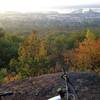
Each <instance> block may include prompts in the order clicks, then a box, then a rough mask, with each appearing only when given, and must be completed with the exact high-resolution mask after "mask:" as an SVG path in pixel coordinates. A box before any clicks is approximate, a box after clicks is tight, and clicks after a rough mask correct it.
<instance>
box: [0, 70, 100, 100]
mask: <svg viewBox="0 0 100 100" xmlns="http://www.w3.org/2000/svg"><path fill="white" fill-rule="evenodd" d="M61 75H62V73H57V74H47V75H42V76H39V77H34V78H27V79H25V80H20V81H14V82H11V83H8V84H3V85H1V86H0V92H5V91H13V93H14V94H13V95H11V96H5V97H2V100H47V99H48V98H51V97H53V96H56V95H57V92H56V91H57V89H58V88H60V87H64V86H65V85H64V80H63V79H61ZM69 80H70V82H71V83H72V84H73V86H74V88H75V90H76V91H77V94H78V95H79V97H80V100H100V76H97V75H95V74H93V73H85V72H84V73H74V72H73V73H69ZM69 86H70V85H69Z"/></svg>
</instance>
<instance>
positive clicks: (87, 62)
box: [75, 31, 100, 71]
mask: <svg viewBox="0 0 100 100" xmlns="http://www.w3.org/2000/svg"><path fill="white" fill-rule="evenodd" d="M75 54H76V56H75V57H76V59H77V66H79V67H78V68H80V69H82V70H84V69H87V70H92V71H95V70H96V69H97V68H99V67H100V39H98V40H95V35H94V34H93V33H92V32H90V31H87V34H86V39H85V40H84V41H83V42H82V43H80V44H79V48H77V49H75Z"/></svg>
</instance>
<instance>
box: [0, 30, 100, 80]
mask: <svg viewBox="0 0 100 100" xmlns="http://www.w3.org/2000/svg"><path fill="white" fill-rule="evenodd" d="M0 32H1V33H0V82H10V81H13V80H20V79H24V78H27V77H30V76H32V77H34V76H39V75H42V74H48V73H56V72H61V71H62V66H65V68H66V70H67V69H69V71H89V72H91V71H92V72H95V73H97V74H100V37H99V35H100V33H96V32H92V31H91V30H89V29H86V30H84V31H83V32H77V33H76V32H72V33H70V34H66V33H65V32H64V33H63V32H60V33H55V34H52V33H51V34H48V35H43V36H40V35H39V34H38V33H37V32H35V31H33V32H32V33H31V34H27V35H20V34H19V35H18V34H10V33H5V31H4V30H3V29H2V28H1V29H0Z"/></svg>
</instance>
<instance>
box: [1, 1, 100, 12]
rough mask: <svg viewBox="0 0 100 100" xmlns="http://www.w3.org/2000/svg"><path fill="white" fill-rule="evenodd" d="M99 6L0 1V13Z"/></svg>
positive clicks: (76, 3) (84, 3)
mask: <svg viewBox="0 0 100 100" xmlns="http://www.w3.org/2000/svg"><path fill="white" fill-rule="evenodd" d="M93 4H100V0H0V11H21V12H31V11H33V12H34V11H46V10H47V9H52V8H54V7H58V8H59V7H62V6H66V7H69V6H76V5H93Z"/></svg>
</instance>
